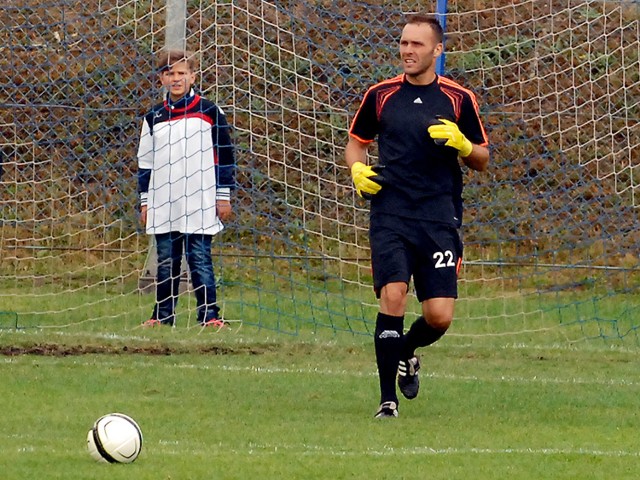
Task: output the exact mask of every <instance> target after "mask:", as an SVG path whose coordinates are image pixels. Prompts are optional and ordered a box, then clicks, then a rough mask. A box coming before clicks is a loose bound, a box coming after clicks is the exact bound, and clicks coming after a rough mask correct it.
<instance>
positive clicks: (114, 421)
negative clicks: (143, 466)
mask: <svg viewBox="0 0 640 480" xmlns="http://www.w3.org/2000/svg"><path fill="white" fill-rule="evenodd" d="M87 449H88V450H89V454H90V455H91V457H93V459H94V460H97V461H98V462H103V463H131V462H133V461H134V460H135V459H136V458H138V455H140V450H141V449H142V431H141V430H140V427H139V426H138V424H137V423H136V422H135V420H134V419H133V418H131V417H129V416H127V415H124V414H122V413H109V414H108V415H104V416H102V417H100V418H99V419H98V420H96V422H95V423H94V424H93V427H92V428H91V430H89V433H88V434H87Z"/></svg>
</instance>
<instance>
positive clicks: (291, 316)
mask: <svg viewBox="0 0 640 480" xmlns="http://www.w3.org/2000/svg"><path fill="white" fill-rule="evenodd" d="M45 3H46V4H45ZM424 9H426V10H427V11H429V12H434V11H435V9H436V3H435V1H433V2H432V3H430V2H426V3H425V2H417V1H409V2H407V1H403V2H399V1H379V0H370V1H340V0H334V1H325V0H315V1H313V0H298V1H289V0H273V1H261V0H207V1H204V0H196V1H189V2H187V18H186V45H187V47H188V48H189V49H190V50H193V51H195V52H196V53H197V56H198V60H199V63H200V71H199V73H198V80H197V86H198V89H199V90H200V91H201V92H202V93H203V95H204V96H206V97H209V98H211V99H212V100H213V101H215V102H216V103H217V104H218V105H220V106H221V107H222V108H223V110H224V111H225V113H226V115H227V118H228V119H229V122H230V123H231V124H232V125H233V127H234V131H233V141H234V144H235V146H236V159H237V164H238V169H237V181H238V189H237V191H236V192H235V193H234V196H233V208H234V214H235V215H234V218H233V220H232V221H231V222H229V223H228V225H227V228H226V229H225V231H223V232H222V233H221V234H219V235H217V236H216V237H215V239H214V246H213V257H214V269H215V272H216V276H217V279H218V284H219V285H218V296H219V302H220V306H221V307H222V312H223V315H224V317H225V319H227V320H228V321H230V322H231V323H232V325H237V326H240V325H242V326H243V328H256V327H258V328H264V329H269V330H272V331H274V332H279V333H283V334H294V335H297V334H302V333H309V334H314V335H320V334H322V335H325V334H327V335H335V334H336V333H338V334H343V332H348V333H351V334H357V335H370V334H371V332H372V331H373V328H374V320H375V313H376V311H377V307H376V299H375V296H374V294H373V291H372V288H371V269H370V268H371V267H370V261H369V250H368V238H367V225H368V209H367V208H368V206H367V203H366V201H364V200H362V199H361V198H359V197H358V196H357V195H356V194H355V192H354V190H353V188H352V186H351V181H350V176H349V172H348V170H347V168H346V166H345V164H344V160H343V154H344V146H345V144H346V142H347V129H348V126H349V122H350V120H351V118H352V116H353V114H354V113H355V111H356V109H357V107H358V104H359V101H360V99H361V98H362V95H363V93H364V91H365V90H366V89H367V88H368V87H369V86H370V85H372V84H373V83H375V82H377V81H379V80H381V79H384V78H388V77H390V76H392V75H395V74H397V73H398V72H399V70H398V61H397V58H398V54H397V51H398V38H399V34H400V31H401V28H402V26H403V15H404V14H405V13H408V12H413V11H420V10H424ZM165 26H166V8H165V2H164V0H162V1H161V0H86V1H83V2H78V1H72V0H50V1H48V2H37V1H34V0H12V1H11V2H9V4H8V5H4V6H1V7H0V48H1V49H2V55H1V56H0V66H1V68H0V99H1V100H0V102H1V103H0V131H1V132H2V135H1V136H0V142H1V143H0V150H1V152H2V163H0V189H1V190H0V191H1V192H2V203H1V204H0V212H1V216H0V219H1V222H2V223H1V224H0V251H1V256H2V258H1V262H0V327H4V328H15V327H19V328H31V327H38V328H51V329H62V328H66V329H74V330H75V329H77V330H80V331H100V332H111V331H133V330H135V329H137V328H138V327H139V325H140V323H141V322H142V321H144V320H146V319H147V318H149V315H150V313H151V309H152V307H153V303H154V295H153V294H152V291H153V278H154V272H153V255H152V254H149V247H150V243H149V239H148V237H147V236H146V235H145V234H144V232H143V231H142V229H141V226H140V223H139V220H138V217H137V215H138V214H137V203H138V200H137V195H136V170H137V164H136V159H135V155H136V148H137V142H138V138H139V134H140V127H141V116H142V115H143V114H144V112H145V111H147V110H148V109H149V107H150V106H151V105H152V104H155V103H157V102H158V101H160V99H161V97H162V91H161V89H160V87H159V84H158V82H157V78H156V76H155V74H154V72H153V55H154V54H156V53H157V52H158V51H159V50H161V49H162V47H163V46H164V43H165ZM446 27H447V28H446V30H447V37H448V39H447V42H446V62H445V65H444V69H445V70H444V74H445V75H446V76H449V77H451V78H453V79H454V80H456V81H458V82H460V83H462V84H464V85H465V86H467V87H468V88H470V89H472V90H474V91H475V92H476V94H477V96H478V99H479V102H480V105H481V113H482V115H483V118H484V120H485V123H486V125H487V127H488V133H489V137H490V141H491V153H492V159H491V165H490V168H489V171H488V173H472V172H465V183H466V188H465V208H466V210H465V212H466V213H465V226H464V227H463V236H464V243H465V263H464V264H463V269H462V271H461V276H460V282H459V290H460V298H459V299H458V301H457V304H456V321H455V322H454V327H452V330H451V336H450V338H451V339H452V340H451V341H460V342H464V343H468V342H482V341H485V340H488V341H492V342H494V341H498V342H500V343H504V344H507V343H510V344H541V343H551V342H553V343H555V342H559V343H566V342H584V341H595V342H598V343H603V342H610V343H613V344H633V345H637V344H638V340H639V335H638V328H639V325H640V322H639V320H638V319H640V295H638V290H639V288H640V272H639V269H640V259H639V252H640V233H639V228H638V225H639V217H640V188H639V186H640V170H639V169H638V165H639V163H640V160H639V156H638V150H639V149H640V122H639V120H640V95H639V92H640V59H639V52H640V24H639V20H638V3H637V2H635V1H593V0H557V1H548V2H541V1H537V0H531V1H518V0H493V1H486V2H478V1H473V0H449V2H448V6H447V15H446ZM185 280H186V279H185ZM184 285H185V290H187V292H185V293H184V294H183V295H181V298H180V303H179V305H178V309H177V311H178V320H177V322H178V328H184V327H186V328H190V327H195V326H197V323H196V321H195V318H196V315H195V301H194V299H193V296H192V295H191V294H190V292H189V290H190V287H189V285H188V282H187V281H185V282H184ZM150 292H151V293H150ZM409 304H410V306H409V309H410V312H409V314H408V316H411V315H413V314H414V313H417V312H418V305H417V302H415V301H414V299H412V300H411V301H410V302H409ZM234 322H237V323H234Z"/></svg>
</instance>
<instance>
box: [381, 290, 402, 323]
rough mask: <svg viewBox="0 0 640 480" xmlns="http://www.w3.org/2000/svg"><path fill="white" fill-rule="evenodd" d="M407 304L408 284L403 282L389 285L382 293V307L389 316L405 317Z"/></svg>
mask: <svg viewBox="0 0 640 480" xmlns="http://www.w3.org/2000/svg"><path fill="white" fill-rule="evenodd" d="M406 304H407V284H406V283H401V282H394V283H388V284H387V285H385V286H384V287H382V290H381V292H380V306H381V310H382V311H383V312H384V313H387V314H389V315H398V316H400V315H404V310H405V308H406Z"/></svg>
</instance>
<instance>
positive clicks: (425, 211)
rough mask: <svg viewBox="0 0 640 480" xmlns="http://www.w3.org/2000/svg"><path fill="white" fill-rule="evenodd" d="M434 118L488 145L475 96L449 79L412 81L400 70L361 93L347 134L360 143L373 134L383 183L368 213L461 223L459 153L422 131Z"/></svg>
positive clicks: (479, 143) (438, 78)
mask: <svg viewBox="0 0 640 480" xmlns="http://www.w3.org/2000/svg"><path fill="white" fill-rule="evenodd" d="M439 118H443V119H447V120H450V121H452V122H455V123H456V124H457V125H458V127H459V128H460V131H461V132H462V133H463V134H464V135H465V136H466V137H467V138H468V139H469V140H470V141H471V142H472V143H474V144H477V145H482V146H487V145H488V138H487V134H486V132H485V130H484V127H483V126H482V122H481V120H480V114H479V111H478V104H477V101H476V98H475V95H474V94H473V93H472V92H471V91H470V90H467V89H466V88H463V87H462V86H460V85H459V84H458V83H456V82H454V81H452V80H450V79H448V78H445V77H441V76H437V77H436V80H434V81H433V82H432V83H431V84H429V85H413V84H411V83H409V82H407V81H406V79H405V76H404V75H399V76H397V77H394V78H392V79H389V80H386V81H383V82H380V83H378V84H376V85H374V86H372V87H371V88H370V89H369V90H368V91H367V92H366V94H365V96H364V98H363V100H362V103H361V105H360V107H359V109H358V111H357V112H356V115H355V117H354V119H353V122H352V123H351V128H350V129H349V135H351V136H353V137H354V138H356V139H357V140H359V141H361V142H364V143H371V142H373V141H374V140H375V139H376V137H377V141H378V156H379V163H380V165H382V166H383V167H384V170H383V174H382V175H383V177H384V186H383V188H382V189H381V190H380V192H379V193H377V194H376V195H374V196H373V198H372V200H371V213H372V214H375V213H385V214H390V215H396V216H401V217H407V218H417V219H422V220H430V221H435V222H440V223H446V224H449V225H453V226H456V227H459V226H460V225H461V223H462V170H461V168H460V164H459V162H458V152H457V150H455V149H454V148H452V147H446V146H441V145H437V144H436V143H435V142H434V140H433V139H432V138H431V137H430V136H429V133H428V132H427V128H428V127H429V126H430V125H433V124H435V123H438V119H439Z"/></svg>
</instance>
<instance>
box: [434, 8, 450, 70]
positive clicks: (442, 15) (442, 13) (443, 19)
mask: <svg viewBox="0 0 640 480" xmlns="http://www.w3.org/2000/svg"><path fill="white" fill-rule="evenodd" d="M436 18H437V19H438V21H439V22H440V25H442V30H444V32H445V34H446V33H447V0H436ZM444 46H445V47H446V44H445V45H444ZM444 52H445V51H444V50H443V51H442V55H440V56H439V57H438V59H437V60H436V73H437V74H438V75H443V74H444V59H445V54H444Z"/></svg>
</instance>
